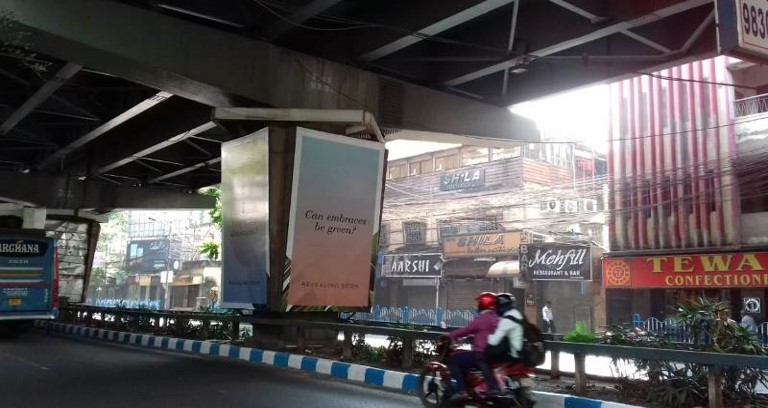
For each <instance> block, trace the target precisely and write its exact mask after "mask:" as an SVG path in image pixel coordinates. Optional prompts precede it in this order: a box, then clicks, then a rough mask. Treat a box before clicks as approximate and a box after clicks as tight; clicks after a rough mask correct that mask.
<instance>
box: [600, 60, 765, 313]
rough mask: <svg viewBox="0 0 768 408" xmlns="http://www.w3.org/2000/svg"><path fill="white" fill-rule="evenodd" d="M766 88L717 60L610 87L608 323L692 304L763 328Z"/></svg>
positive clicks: (744, 69)
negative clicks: (745, 315) (703, 301)
mask: <svg viewBox="0 0 768 408" xmlns="http://www.w3.org/2000/svg"><path fill="white" fill-rule="evenodd" d="M767 85H768V71H767V70H766V68H764V67H759V66H755V65H752V64H745V63H743V62H739V61H735V60H733V59H729V58H726V57H718V58H714V59H709V60H705V61H697V62H693V63H690V64H686V65H683V66H680V67H675V68H670V69H667V70H664V71H661V72H657V73H654V74H649V75H643V76H639V77H636V78H633V79H628V80H625V81H621V82H618V83H616V84H613V85H611V101H610V106H611V107H612V114H611V119H612V120H611V136H610V144H611V146H610V149H609V152H608V169H609V170H608V173H609V179H610V193H609V207H610V209H611V211H610V214H611V219H610V228H609V230H610V254H609V255H608V257H607V258H606V259H605V260H604V264H603V271H604V279H605V284H606V287H607V288H608V290H607V298H608V300H607V302H608V305H609V307H608V310H609V316H608V318H609V321H611V322H619V321H629V320H630V319H631V316H632V314H634V313H639V314H641V315H642V316H654V317H657V318H665V317H667V316H669V315H670V313H674V308H672V306H674V305H676V304H678V303H686V302H690V301H692V300H695V299H697V298H699V297H708V298H715V299H719V300H726V301H730V303H731V304H732V305H733V311H734V317H736V316H737V315H738V313H739V311H740V310H741V309H742V308H744V307H747V308H749V309H750V311H752V312H754V313H755V314H756V315H758V316H763V313H764V312H763V310H762V309H763V307H762V306H761V305H762V304H764V302H765V297H766V288H768V274H766V272H765V268H768V253H766V252H763V251H765V250H766V249H767V248H768V247H767V245H768V233H766V231H768V213H767V212H766V211H768V205H766V204H768V195H767V194H766V193H768V181H766V176H767V175H768V174H766V173H765V171H766V169H768V164H765V163H766V161H765V158H766V152H767V150H766V148H767V147H768V145H766V143H765V137H766V135H768V121H766V119H768V116H766V114H765V112H766V109H765V107H766V106H765V101H766V100H768V98H766V97H765V96H761V95H762V94H763V93H764V92H768V86H767Z"/></svg>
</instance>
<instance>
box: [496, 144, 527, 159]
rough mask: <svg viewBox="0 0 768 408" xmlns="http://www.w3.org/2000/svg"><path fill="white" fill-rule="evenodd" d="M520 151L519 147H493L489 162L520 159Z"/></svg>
mask: <svg viewBox="0 0 768 408" xmlns="http://www.w3.org/2000/svg"><path fill="white" fill-rule="evenodd" d="M520 150H521V148H520V146H516V147H503V148H498V147H495V148H493V149H491V160H492V161H493V160H504V159H511V158H514V157H520Z"/></svg>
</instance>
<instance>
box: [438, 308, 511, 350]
mask: <svg viewBox="0 0 768 408" xmlns="http://www.w3.org/2000/svg"><path fill="white" fill-rule="evenodd" d="M498 325H499V316H497V315H496V313H494V312H493V311H489V312H484V313H481V314H480V315H479V316H477V317H475V318H474V319H473V320H472V322H471V323H469V325H467V326H466V327H462V328H461V329H458V330H454V331H452V332H450V333H448V337H450V338H451V340H457V339H461V338H464V337H467V336H474V338H473V339H472V351H477V352H480V353H483V352H485V348H486V347H487V346H488V336H490V335H491V334H493V333H494V332H495V331H496V326H498Z"/></svg>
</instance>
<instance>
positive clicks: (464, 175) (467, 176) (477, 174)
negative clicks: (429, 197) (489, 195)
mask: <svg viewBox="0 0 768 408" xmlns="http://www.w3.org/2000/svg"><path fill="white" fill-rule="evenodd" d="M484 185H485V169H469V170H464V171H457V172H454V173H447V174H443V175H442V176H440V190H441V191H453V190H465V189H468V188H477V187H482V186H484Z"/></svg>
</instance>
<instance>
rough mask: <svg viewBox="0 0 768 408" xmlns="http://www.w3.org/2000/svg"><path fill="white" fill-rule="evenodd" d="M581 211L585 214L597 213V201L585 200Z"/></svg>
mask: <svg viewBox="0 0 768 408" xmlns="http://www.w3.org/2000/svg"><path fill="white" fill-rule="evenodd" d="M581 210H582V211H583V212H588V213H590V212H597V200H594V199H588V198H585V199H583V200H581Z"/></svg>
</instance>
